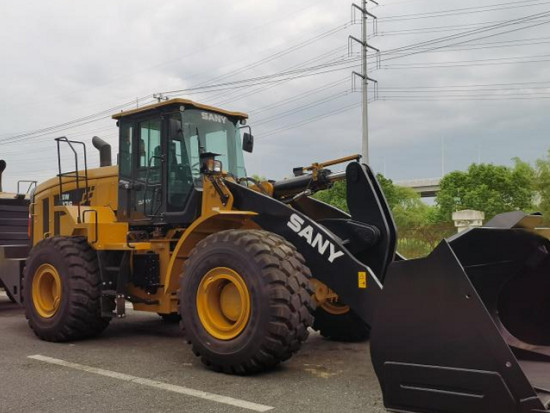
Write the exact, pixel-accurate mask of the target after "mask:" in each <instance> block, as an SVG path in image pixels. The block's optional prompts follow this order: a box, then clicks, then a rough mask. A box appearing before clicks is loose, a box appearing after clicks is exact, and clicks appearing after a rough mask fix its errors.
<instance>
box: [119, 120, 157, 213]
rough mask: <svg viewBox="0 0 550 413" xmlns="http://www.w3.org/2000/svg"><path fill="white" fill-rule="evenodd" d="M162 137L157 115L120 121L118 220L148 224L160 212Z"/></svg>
mask: <svg viewBox="0 0 550 413" xmlns="http://www.w3.org/2000/svg"><path fill="white" fill-rule="evenodd" d="M163 135H164V133H163V119H162V118H161V116H160V115H159V116H155V117H149V118H142V119H133V120H132V119H123V120H122V122H121V125H120V141H119V142H120V145H119V146H120V149H119V153H120V157H119V168H120V173H119V174H120V177H119V207H118V217H119V219H120V220H122V221H131V222H134V223H140V222H143V223H150V222H151V221H154V220H155V218H157V217H160V216H161V215H162V213H163V211H164V191H163V188H164V187H165V186H164V185H163V184H164V180H165V178H164V175H165V173H164V163H165V156H164V154H165V153H166V151H165V150H164V145H165V144H164V141H165V139H164V137H163Z"/></svg>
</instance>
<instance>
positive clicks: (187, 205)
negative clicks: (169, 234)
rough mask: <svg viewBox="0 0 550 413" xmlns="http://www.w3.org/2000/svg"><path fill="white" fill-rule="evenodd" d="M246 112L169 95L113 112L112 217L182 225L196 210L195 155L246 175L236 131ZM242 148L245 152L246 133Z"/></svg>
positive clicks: (233, 173) (238, 175) (198, 191)
mask: <svg viewBox="0 0 550 413" xmlns="http://www.w3.org/2000/svg"><path fill="white" fill-rule="evenodd" d="M247 117H248V116H247V115H246V114H244V113H240V112H229V111H226V110H223V109H219V108H215V107H211V106H206V105H201V104H198V103H195V102H193V101H190V100H185V99H171V100H167V101H164V102H160V103H157V104H154V105H149V106H145V107H143V108H139V109H135V110H131V111H127V112H122V113H119V114H116V115H114V116H113V118H114V119H117V120H118V126H119V159H118V163H119V190H118V212H117V215H118V219H119V220H120V221H128V222H131V223H132V224H135V225H140V224H141V225H151V224H159V223H172V224H183V225H185V224H188V223H191V222H193V221H194V220H195V218H196V217H197V216H198V215H199V214H200V206H201V198H202V177H201V167H202V161H201V154H209V153H210V154H212V153H213V154H216V158H217V160H219V161H221V163H222V167H223V170H224V172H227V173H228V174H229V175H231V176H233V177H234V178H235V179H239V178H241V177H245V176H246V171H245V167H244V158H243V142H242V138H241V129H242V128H243V126H242V125H243V124H244V123H245V121H246V119H247ZM245 135H246V136H245V139H244V140H245V142H244V148H245V150H249V151H251V149H252V148H251V144H250V139H251V135H250V134H248V133H247V134H245Z"/></svg>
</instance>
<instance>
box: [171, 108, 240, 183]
mask: <svg viewBox="0 0 550 413" xmlns="http://www.w3.org/2000/svg"><path fill="white" fill-rule="evenodd" d="M181 117H182V132H183V139H184V144H185V150H184V151H182V150H181V149H183V148H180V149H179V150H178V148H177V146H178V145H175V146H176V147H175V148H174V149H175V150H176V157H177V156H178V155H180V156H181V153H185V152H186V153H187V156H188V158H189V164H190V166H191V173H192V175H193V178H195V179H194V181H195V182H199V181H200V179H198V178H200V167H201V164H200V158H199V155H200V154H201V153H204V152H212V153H216V154H219V156H217V157H216V159H218V160H220V161H221V162H222V167H223V170H224V171H226V172H229V173H230V174H232V175H233V176H235V177H236V178H241V177H245V176H246V171H245V167H244V159H243V152H242V143H241V134H240V131H239V128H238V127H237V126H236V125H235V123H233V122H234V121H232V120H230V119H229V118H228V117H226V116H225V115H222V114H218V113H215V112H209V111H204V110H200V109H187V110H185V111H184V112H183V113H182V114H181ZM178 152H179V153H178Z"/></svg>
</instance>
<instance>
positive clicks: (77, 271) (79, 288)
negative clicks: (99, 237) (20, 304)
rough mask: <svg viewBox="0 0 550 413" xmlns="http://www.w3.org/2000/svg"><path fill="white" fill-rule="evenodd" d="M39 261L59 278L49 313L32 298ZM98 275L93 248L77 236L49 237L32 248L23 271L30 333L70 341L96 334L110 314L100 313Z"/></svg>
mask: <svg viewBox="0 0 550 413" xmlns="http://www.w3.org/2000/svg"><path fill="white" fill-rule="evenodd" d="M43 265H50V266H51V267H52V268H54V269H55V270H56V271H57V273H58V275H59V278H60V281H61V299H60V300H59V304H58V308H57V310H56V311H55V312H54V314H53V315H52V316H49V317H44V316H42V315H40V314H39V313H38V311H37V306H36V304H35V303H34V302H33V292H32V287H33V279H34V277H35V276H36V272H37V270H38V269H39V268H40V267H41V266H43ZM99 283H100V278H99V267H98V263H97V255H96V252H95V251H94V250H93V249H92V248H91V247H90V246H89V245H88V243H87V241H86V239H85V238H81V237H52V238H46V239H44V240H43V241H40V242H39V243H38V244H37V245H36V246H35V247H33V248H32V250H31V253H30V255H29V258H28V259H27V262H26V265H25V269H24V272H23V294H24V297H25V298H24V304H25V316H26V318H27V320H28V321H29V326H30V327H31V329H32V330H33V331H34V333H35V334H36V335H37V336H38V337H39V338H41V339H42V340H46V341H70V340H80V339H84V338H88V337H93V336H96V335H98V334H100V333H101V332H102V331H103V330H104V329H105V328H106V327H107V326H108V325H109V321H110V318H104V317H101V310H100V286H99Z"/></svg>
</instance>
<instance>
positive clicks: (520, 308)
mask: <svg viewBox="0 0 550 413" xmlns="http://www.w3.org/2000/svg"><path fill="white" fill-rule="evenodd" d="M538 219H540V217H536V216H528V215H525V214H523V213H520V212H517V213H510V214H503V215H500V216H498V217H496V218H495V219H494V220H492V221H490V222H489V223H488V224H487V225H486V226H485V227H482V228H475V229H471V230H468V231H465V232H463V233H461V234H458V235H456V236H454V237H452V238H449V239H447V240H444V241H442V242H441V243H440V244H439V246H438V247H437V248H436V249H435V250H434V251H433V252H432V253H431V254H430V255H429V256H427V257H426V258H422V259H417V260H409V261H399V262H394V263H392V264H391V265H390V268H389V270H388V272H387V275H386V279H385V282H384V289H383V294H382V295H381V298H380V302H379V304H378V308H377V311H376V314H375V319H374V323H373V326H372V336H371V354H372V361H373V365H374V368H375V370H376V374H377V375H378V378H379V381H380V383H381V386H382V392H383V396H384V404H385V405H386V407H387V408H389V409H390V410H394V411H399V412H423V413H427V412H445V413H451V412H454V413H463V412H464V413H491V412H498V413H542V412H546V413H549V412H550V242H549V241H548V239H547V238H545V237H544V236H542V235H541V234H540V233H537V231H536V229H535V226H536V225H537V220H538Z"/></svg>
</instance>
